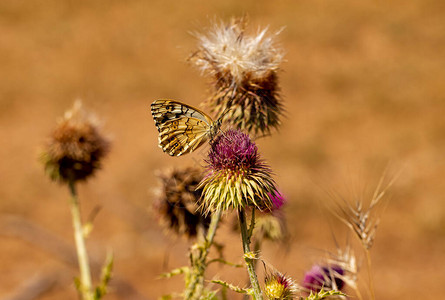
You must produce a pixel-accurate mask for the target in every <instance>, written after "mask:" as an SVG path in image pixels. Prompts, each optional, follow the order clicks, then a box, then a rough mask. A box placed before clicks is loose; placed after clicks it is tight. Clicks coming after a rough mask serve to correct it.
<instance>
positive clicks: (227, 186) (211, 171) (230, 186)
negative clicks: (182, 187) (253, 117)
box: [199, 130, 277, 213]
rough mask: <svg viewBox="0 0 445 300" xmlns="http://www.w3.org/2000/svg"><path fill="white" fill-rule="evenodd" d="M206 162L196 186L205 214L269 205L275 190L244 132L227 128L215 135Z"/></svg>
mask: <svg viewBox="0 0 445 300" xmlns="http://www.w3.org/2000/svg"><path fill="white" fill-rule="evenodd" d="M206 163H207V164H208V166H207V169H208V173H207V175H206V176H205V178H204V179H203V180H202V181H201V183H200V184H199V188H201V187H202V188H203V198H204V201H203V208H204V209H205V211H206V212H207V213H209V212H211V211H214V210H216V209H223V210H227V209H229V208H234V209H241V208H245V207H246V206H255V207H256V208H258V209H260V210H263V209H271V208H272V206H273V202H272V198H271V195H275V194H276V193H277V192H276V187H275V182H274V180H273V179H272V177H271V170H270V168H269V167H268V166H267V165H266V164H265V163H264V162H263V161H262V160H261V159H260V156H259V154H258V148H257V146H256V145H255V143H254V142H252V141H251V139H250V138H249V136H248V135H247V134H244V133H242V132H241V131H238V130H228V131H226V132H224V133H223V134H221V135H219V136H218V137H216V138H215V140H214V141H213V143H212V147H211V149H210V151H209V156H208V158H207V159H206Z"/></svg>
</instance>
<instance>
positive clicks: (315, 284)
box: [303, 265, 345, 292]
mask: <svg viewBox="0 0 445 300" xmlns="http://www.w3.org/2000/svg"><path fill="white" fill-rule="evenodd" d="M344 273H345V271H344V270H343V269H342V268H341V267H340V266H338V265H329V266H320V265H314V266H313V267H312V269H311V270H309V271H308V272H306V274H305V275H304V280H303V287H304V288H306V289H307V290H308V291H313V292H319V291H320V290H321V289H324V290H341V289H342V288H343V286H344V281H343V275H344Z"/></svg>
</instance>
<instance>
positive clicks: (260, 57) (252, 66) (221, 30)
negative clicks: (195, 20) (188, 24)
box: [191, 19, 283, 134]
mask: <svg viewBox="0 0 445 300" xmlns="http://www.w3.org/2000/svg"><path fill="white" fill-rule="evenodd" d="M245 25H246V21H245V20H244V19H240V20H235V19H234V20H232V22H231V23H230V24H228V25H224V24H215V25H214V28H213V30H212V31H211V32H209V33H208V34H207V35H198V40H199V47H198V51H197V52H196V53H195V54H194V55H193V56H192V58H191V60H192V61H193V62H194V63H195V64H196V65H197V66H198V67H199V68H200V69H201V71H202V72H203V73H205V74H208V75H210V76H212V78H213V82H214V88H215V93H214V94H213V96H212V97H211V98H210V99H209V101H208V103H207V104H208V106H209V107H210V108H211V109H212V111H215V112H216V113H217V114H222V113H223V112H227V113H226V114H225V115H224V117H223V121H225V122H228V123H229V124H232V125H234V126H235V127H237V128H238V129H245V130H248V131H249V132H250V133H255V134H258V133H261V134H269V133H270V130H271V129H272V128H277V127H278V126H279V125H280V120H279V118H280V115H281V114H282V104H281V99H280V96H279V87H278V75H277V72H278V70H279V65H280V63H281V61H282V58H283V55H282V53H281V50H278V49H277V48H276V47H275V45H274V44H275V42H274V36H273V35H267V29H263V30H260V31H259V32H258V34H256V35H248V34H246V32H245ZM228 109H230V110H228Z"/></svg>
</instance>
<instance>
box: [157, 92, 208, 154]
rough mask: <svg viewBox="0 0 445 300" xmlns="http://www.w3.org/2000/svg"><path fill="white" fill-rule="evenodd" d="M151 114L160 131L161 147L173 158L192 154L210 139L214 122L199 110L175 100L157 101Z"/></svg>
mask: <svg viewBox="0 0 445 300" xmlns="http://www.w3.org/2000/svg"><path fill="white" fill-rule="evenodd" d="M151 113H152V115H153V119H154V121H155V125H156V128H157V129H158V131H159V147H160V148H162V150H163V151H164V152H166V153H167V154H169V155H171V156H180V155H182V154H186V153H190V152H192V151H194V150H195V149H196V148H198V147H199V146H201V145H202V144H203V143H204V142H205V141H206V140H207V139H208V138H209V135H210V128H211V124H213V121H212V119H211V118H210V117H209V116H208V115H206V114H205V113H204V112H202V111H201V110H199V109H197V108H194V107H192V106H190V105H187V104H184V103H181V102H178V101H173V100H156V101H155V102H153V103H152V105H151Z"/></svg>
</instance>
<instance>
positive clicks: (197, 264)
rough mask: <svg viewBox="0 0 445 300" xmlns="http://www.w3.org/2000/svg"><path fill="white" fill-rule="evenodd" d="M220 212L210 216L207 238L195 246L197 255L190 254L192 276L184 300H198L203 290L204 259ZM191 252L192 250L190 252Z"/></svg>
mask: <svg viewBox="0 0 445 300" xmlns="http://www.w3.org/2000/svg"><path fill="white" fill-rule="evenodd" d="M221 214H222V210H221V209H218V210H217V211H216V212H215V213H213V214H212V218H211V220H210V225H209V229H208V231H207V236H206V237H205V239H204V241H203V242H201V243H198V244H197V245H196V247H195V248H196V250H197V254H196V255H194V254H193V253H192V255H191V257H192V262H191V264H192V267H193V269H192V274H191V277H190V282H189V283H188V284H187V289H186V291H185V293H184V299H187V300H188V299H199V298H200V297H201V295H202V291H203V288H204V273H205V270H206V267H207V263H206V259H207V255H208V254H209V250H210V246H212V244H213V239H214V237H215V234H216V229H217V228H218V224H219V220H220V219H221ZM192 251H193V250H192Z"/></svg>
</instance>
